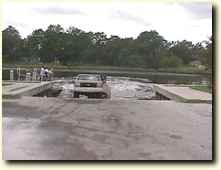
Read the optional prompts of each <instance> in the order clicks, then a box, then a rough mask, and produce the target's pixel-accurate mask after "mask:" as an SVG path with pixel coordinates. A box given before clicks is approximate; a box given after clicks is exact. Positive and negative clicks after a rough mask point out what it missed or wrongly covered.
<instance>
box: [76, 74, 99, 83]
mask: <svg viewBox="0 0 221 170" xmlns="http://www.w3.org/2000/svg"><path fill="white" fill-rule="evenodd" d="M78 80H91V81H99V80H100V76H99V75H87V74H84V75H83V74H82V75H79V76H78Z"/></svg>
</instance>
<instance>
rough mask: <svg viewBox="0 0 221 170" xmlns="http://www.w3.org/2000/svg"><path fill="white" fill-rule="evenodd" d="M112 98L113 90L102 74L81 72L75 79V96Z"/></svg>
mask: <svg viewBox="0 0 221 170" xmlns="http://www.w3.org/2000/svg"><path fill="white" fill-rule="evenodd" d="M80 95H84V96H87V97H88V98H110V97H111V90H110V87H109V86H108V85H107V83H106V80H105V79H104V78H103V76H102V75H100V74H79V75H78V76H77V77H76V78H75V80H74V98H79V96H80Z"/></svg>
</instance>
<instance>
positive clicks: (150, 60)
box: [135, 31, 167, 69]
mask: <svg viewBox="0 0 221 170" xmlns="http://www.w3.org/2000/svg"><path fill="white" fill-rule="evenodd" d="M135 43H136V44H137V50H138V51H137V52H138V54H140V55H143V56H145V63H146V65H147V66H148V67H151V68H155V69H158V68H159V66H160V56H161V55H164V53H165V52H166V47H167V41H166V40H165V39H164V38H163V37H162V36H160V35H159V33H158V32H156V31H149V32H148V31H145V32H142V33H140V35H139V36H138V38H137V39H136V40H135Z"/></svg>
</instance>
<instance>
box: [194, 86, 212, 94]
mask: <svg viewBox="0 0 221 170" xmlns="http://www.w3.org/2000/svg"><path fill="white" fill-rule="evenodd" d="M191 88H192V89H194V90H199V91H203V92H207V93H212V89H210V88H209V87H208V86H192V87H191Z"/></svg>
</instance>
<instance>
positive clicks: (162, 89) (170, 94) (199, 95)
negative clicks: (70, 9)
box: [154, 84, 212, 103]
mask: <svg viewBox="0 0 221 170" xmlns="http://www.w3.org/2000/svg"><path fill="white" fill-rule="evenodd" d="M154 90H155V91H156V92H158V93H160V94H162V95H163V96H166V97H167V98H169V99H171V100H175V101H178V102H187V103H212V94H210V93H206V92H202V91H198V90H194V89H191V88H190V87H182V86H175V85H173V86H171V85H159V84H155V85H154Z"/></svg>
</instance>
